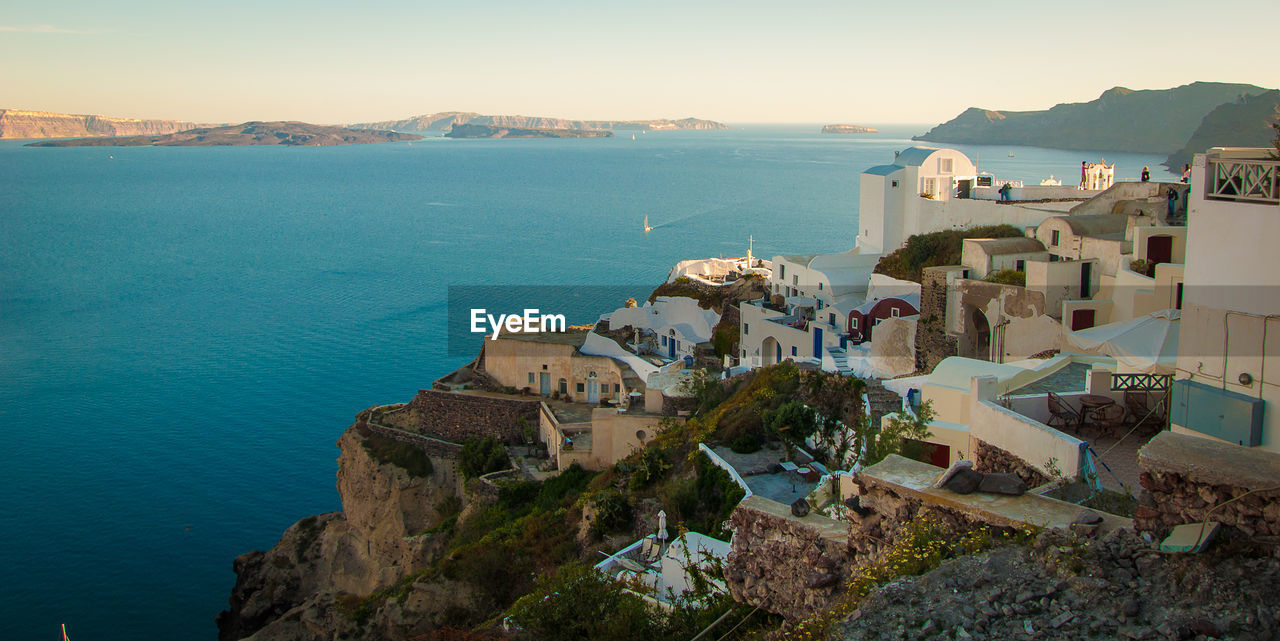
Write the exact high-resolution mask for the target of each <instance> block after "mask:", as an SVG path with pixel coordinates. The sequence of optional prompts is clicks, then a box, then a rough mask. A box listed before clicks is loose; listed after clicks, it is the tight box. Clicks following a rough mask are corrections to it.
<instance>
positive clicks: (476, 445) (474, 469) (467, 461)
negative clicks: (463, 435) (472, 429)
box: [458, 436, 511, 478]
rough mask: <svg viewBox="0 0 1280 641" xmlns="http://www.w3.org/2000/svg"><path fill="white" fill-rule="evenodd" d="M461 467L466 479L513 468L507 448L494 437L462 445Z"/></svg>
mask: <svg viewBox="0 0 1280 641" xmlns="http://www.w3.org/2000/svg"><path fill="white" fill-rule="evenodd" d="M458 465H459V467H460V468H461V469H462V475H463V476H465V477H466V478H475V477H477V476H484V475H485V474H488V473H490V472H499V471H501V470H505V469H509V468H510V467H511V459H510V457H508V456H507V448H505V447H503V446H502V443H501V442H500V441H499V440H498V439H496V438H494V437H492V436H486V437H484V438H483V439H474V438H473V439H467V440H466V441H465V442H463V444H462V454H461V460H460V461H459V464H458Z"/></svg>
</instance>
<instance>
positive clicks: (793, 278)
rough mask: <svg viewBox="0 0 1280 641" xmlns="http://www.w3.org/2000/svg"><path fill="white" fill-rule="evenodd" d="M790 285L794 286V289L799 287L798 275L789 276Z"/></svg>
mask: <svg viewBox="0 0 1280 641" xmlns="http://www.w3.org/2000/svg"><path fill="white" fill-rule="evenodd" d="M791 284H792V285H794V286H796V287H799V286H800V276H798V275H796V274H792V275H791Z"/></svg>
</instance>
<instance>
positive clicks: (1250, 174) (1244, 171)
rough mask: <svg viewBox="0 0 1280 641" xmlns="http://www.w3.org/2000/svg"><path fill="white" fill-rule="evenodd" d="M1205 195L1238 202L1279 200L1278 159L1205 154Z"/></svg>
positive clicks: (1276, 201)
mask: <svg viewBox="0 0 1280 641" xmlns="http://www.w3.org/2000/svg"><path fill="white" fill-rule="evenodd" d="M1207 161H1208V163H1207V164H1208V167H1207V169H1208V170H1209V171H1208V172H1207V173H1208V174H1209V184H1208V185H1206V186H1205V196H1206V197H1208V198H1214V199H1219V200H1236V201H1240V202H1250V203H1265V204H1271V205H1275V204H1277V203H1280V161H1276V160H1252V159H1250V160H1243V159H1242V160H1232V159H1226V158H1208V159H1207Z"/></svg>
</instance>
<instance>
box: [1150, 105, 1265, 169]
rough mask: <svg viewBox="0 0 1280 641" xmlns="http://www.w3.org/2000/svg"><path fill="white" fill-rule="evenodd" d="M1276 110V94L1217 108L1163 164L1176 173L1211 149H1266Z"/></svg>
mask: <svg viewBox="0 0 1280 641" xmlns="http://www.w3.org/2000/svg"><path fill="white" fill-rule="evenodd" d="M1278 109H1280V91H1268V92H1265V93H1261V94H1258V95H1256V96H1245V97H1243V98H1241V99H1240V100H1237V101H1235V102H1229V103H1227V104H1224V105H1219V106H1218V108H1217V109H1214V110H1213V111H1210V112H1209V114H1208V115H1206V116H1205V117H1204V120H1202V121H1200V126H1199V127H1196V130H1195V132H1194V133H1192V134H1191V138H1190V139H1189V140H1188V141H1187V144H1185V145H1183V146H1182V149H1179V150H1178V151H1175V152H1173V153H1172V154H1169V158H1168V159H1166V160H1165V161H1164V164H1165V166H1166V167H1168V168H1169V170H1170V171H1172V172H1174V173H1178V172H1179V171H1181V170H1182V165H1184V164H1188V165H1189V164H1191V158H1192V156H1194V155H1196V154H1201V153H1204V152H1205V151H1207V150H1208V149H1210V148H1211V147H1270V146H1271V141H1272V140H1274V139H1275V134H1276V132H1275V130H1274V129H1272V128H1271V123H1272V122H1275V119H1276V113H1277V110H1278Z"/></svg>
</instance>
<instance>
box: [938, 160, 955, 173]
mask: <svg viewBox="0 0 1280 641" xmlns="http://www.w3.org/2000/svg"><path fill="white" fill-rule="evenodd" d="M951 162H952V161H951V159H950V158H943V159H942V160H941V161H939V164H940V165H941V167H942V172H941V173H944V174H949V173H951V171H952V169H951V167H952V164H951Z"/></svg>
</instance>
